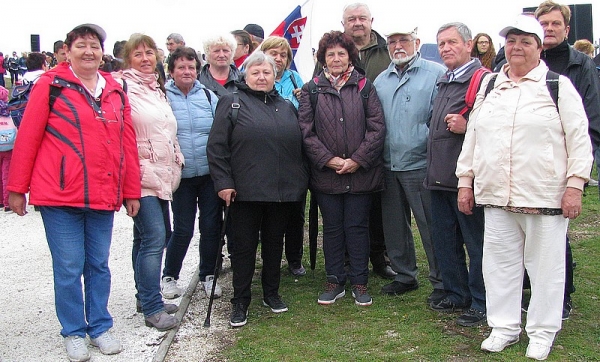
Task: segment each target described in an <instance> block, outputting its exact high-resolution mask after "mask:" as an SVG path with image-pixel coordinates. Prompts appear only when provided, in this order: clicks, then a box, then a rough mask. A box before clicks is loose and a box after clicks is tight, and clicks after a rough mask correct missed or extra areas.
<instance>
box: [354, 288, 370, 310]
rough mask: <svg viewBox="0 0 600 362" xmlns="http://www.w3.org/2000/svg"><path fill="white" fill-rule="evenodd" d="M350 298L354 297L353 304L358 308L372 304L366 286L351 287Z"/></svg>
mask: <svg viewBox="0 0 600 362" xmlns="http://www.w3.org/2000/svg"><path fill="white" fill-rule="evenodd" d="M352 297H354V303H356V305H360V306H368V305H371V304H373V298H371V296H370V295H369V293H367V285H366V284H356V285H353V286H352Z"/></svg>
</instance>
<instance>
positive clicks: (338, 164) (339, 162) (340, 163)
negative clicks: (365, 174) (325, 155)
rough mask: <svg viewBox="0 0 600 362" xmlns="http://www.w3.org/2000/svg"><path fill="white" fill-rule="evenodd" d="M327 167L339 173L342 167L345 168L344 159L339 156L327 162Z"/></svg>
mask: <svg viewBox="0 0 600 362" xmlns="http://www.w3.org/2000/svg"><path fill="white" fill-rule="evenodd" d="M325 166H327V167H329V168H330V169H332V170H334V171H336V172H337V171H339V170H341V169H342V167H344V159H343V158H341V157H337V156H336V157H333V158H332V159H331V160H329V161H327V164H325Z"/></svg>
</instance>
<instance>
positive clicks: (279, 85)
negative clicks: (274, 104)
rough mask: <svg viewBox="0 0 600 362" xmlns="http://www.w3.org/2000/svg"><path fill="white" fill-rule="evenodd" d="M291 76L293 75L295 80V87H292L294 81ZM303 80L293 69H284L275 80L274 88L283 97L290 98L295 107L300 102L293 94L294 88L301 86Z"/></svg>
mask: <svg viewBox="0 0 600 362" xmlns="http://www.w3.org/2000/svg"><path fill="white" fill-rule="evenodd" d="M292 77H294V81H296V85H297V87H294V82H293V81H292ZM303 85H304V82H303V81H302V78H301V77H300V74H298V72H296V71H295V70H290V69H286V70H284V71H283V75H282V76H281V79H280V80H279V81H275V89H277V93H279V95H280V96H282V97H283V99H288V100H290V101H291V102H292V103H293V104H294V107H296V109H298V106H299V105H300V103H299V102H298V98H296V96H295V95H294V89H296V88H302V86H303Z"/></svg>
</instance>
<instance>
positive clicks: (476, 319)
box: [456, 308, 487, 327]
mask: <svg viewBox="0 0 600 362" xmlns="http://www.w3.org/2000/svg"><path fill="white" fill-rule="evenodd" d="M486 321H487V318H486V315H485V312H482V311H480V310H477V309H474V308H469V310H468V311H466V312H464V313H463V314H462V315H461V316H460V317H458V318H457V319H456V324H458V325H459V326H463V327H479V326H480V325H482V324H484V323H485V322H486Z"/></svg>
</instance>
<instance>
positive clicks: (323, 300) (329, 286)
mask: <svg viewBox="0 0 600 362" xmlns="http://www.w3.org/2000/svg"><path fill="white" fill-rule="evenodd" d="M344 295H346V289H345V288H344V286H343V285H342V284H339V283H338V279H337V278H336V277H335V276H328V277H327V283H325V291H324V292H323V293H321V295H319V299H318V300H317V303H319V304H323V305H328V304H333V303H335V301H336V300H338V299H340V298H341V297H343V296H344Z"/></svg>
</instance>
